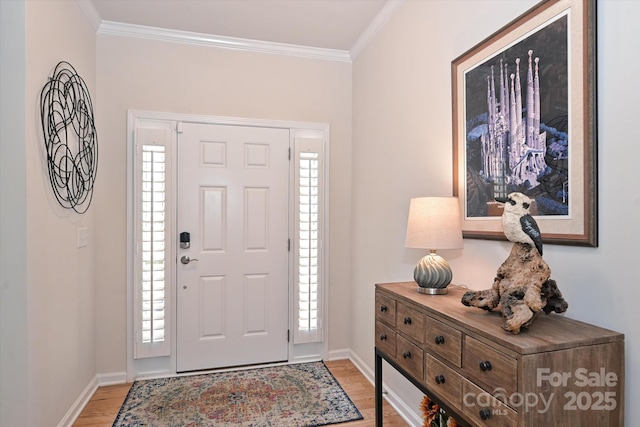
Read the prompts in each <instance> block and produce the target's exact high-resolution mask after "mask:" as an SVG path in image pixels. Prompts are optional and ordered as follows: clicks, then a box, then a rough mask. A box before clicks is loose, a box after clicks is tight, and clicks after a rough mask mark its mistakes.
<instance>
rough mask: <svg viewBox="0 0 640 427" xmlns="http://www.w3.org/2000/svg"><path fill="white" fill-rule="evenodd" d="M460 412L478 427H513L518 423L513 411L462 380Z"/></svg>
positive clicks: (516, 415)
mask: <svg viewBox="0 0 640 427" xmlns="http://www.w3.org/2000/svg"><path fill="white" fill-rule="evenodd" d="M462 412H464V413H465V415H467V416H468V417H469V418H471V419H472V420H473V422H474V425H477V426H480V427H482V426H489V427H491V426H493V427H513V426H515V425H516V424H517V421H518V414H517V413H516V412H515V411H514V410H513V409H511V408H509V407H508V406H507V405H505V404H503V403H502V402H500V401H499V400H498V399H496V398H495V397H493V396H491V395H490V394H489V393H487V392H486V391H484V390H482V389H481V388H480V387H477V386H476V385H474V384H473V383H471V382H470V381H468V380H466V379H463V380H462Z"/></svg>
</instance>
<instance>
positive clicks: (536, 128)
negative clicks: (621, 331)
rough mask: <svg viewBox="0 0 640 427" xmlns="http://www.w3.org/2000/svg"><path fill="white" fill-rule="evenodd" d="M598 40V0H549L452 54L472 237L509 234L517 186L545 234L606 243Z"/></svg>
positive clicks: (459, 174) (462, 181)
mask: <svg viewBox="0 0 640 427" xmlns="http://www.w3.org/2000/svg"><path fill="white" fill-rule="evenodd" d="M595 46H596V11H595V0H547V1H544V2H542V3H540V4H538V5H537V6H535V7H534V8H533V9H531V10H529V11H528V12H526V13H525V14H524V15H522V16H520V17H519V18H517V19H516V20H514V21H513V22H511V23H509V24H508V25H506V26H505V27H503V28H502V29H500V30H499V31H497V32H496V33H495V34H493V35H491V36H490V37H488V38H487V39H485V40H484V41H482V42H481V43H479V44H478V45H476V46H475V47H473V48H472V49H470V50H469V51H467V52H466V53H464V54H463V55H461V56H460V57H458V58H456V59H455V60H454V61H453V62H452V94H453V161H454V165H453V170H454V177H453V186H454V188H453V193H454V195H456V196H458V197H459V198H460V205H461V209H462V211H463V212H462V219H463V221H462V222H463V227H462V228H463V235H464V237H467V238H477V239H496V240H498V239H500V240H501V239H505V237H504V234H503V233H502V222H501V216H502V209H503V205H502V204H501V203H498V202H496V201H495V198H496V197H505V196H506V195H508V194H509V193H511V192H516V191H517V192H521V193H524V194H526V195H527V196H529V197H530V198H531V199H532V201H533V203H532V207H531V214H532V215H534V217H535V218H536V221H537V222H538V225H539V226H540V230H541V231H542V236H543V241H544V242H545V243H554V244H565V245H581V246H592V247H595V246H597V245H598V241H597V237H598V236H597V144H596V136H597V135H596V51H595Z"/></svg>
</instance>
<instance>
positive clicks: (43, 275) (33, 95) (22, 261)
mask: <svg viewBox="0 0 640 427" xmlns="http://www.w3.org/2000/svg"><path fill="white" fill-rule="evenodd" d="M22 4H23V7H24V9H22V12H20V13H14V12H12V15H10V17H11V18H12V19H15V22H12V23H11V25H15V27H14V32H13V33H11V34H10V37H11V40H12V41H13V40H15V41H16V43H17V46H20V45H21V43H22V42H24V48H23V52H22V55H24V56H23V57H22V58H21V56H22V55H15V56H11V57H10V59H9V60H10V61H16V62H14V63H13V64H12V66H13V67H14V69H16V70H17V69H20V68H22V70H23V74H22V76H20V77H19V78H16V79H15V80H12V81H11V82H10V83H9V84H13V85H16V86H13V87H12V91H14V90H15V91H16V92H17V93H13V94H12V95H15V104H14V106H13V107H14V108H18V109H19V108H20V107H21V106H22V107H24V109H23V110H22V111H20V110H17V111H16V110H14V111H11V112H9V113H8V112H6V110H4V108H3V112H2V127H3V128H4V127H5V126H9V127H12V126H16V124H20V125H21V126H23V129H22V130H19V131H18V134H16V135H14V136H18V135H19V136H21V138H12V139H10V140H4V139H3V141H2V144H3V151H2V154H3V156H4V155H5V154H8V155H9V156H12V157H11V160H12V161H13V162H15V163H16V164H14V165H12V168H14V170H15V171H17V172H18V173H16V174H15V175H11V176H10V181H9V182H6V181H5V182H3V185H2V205H3V207H4V206H6V204H11V206H12V209H13V212H12V216H11V217H9V218H4V217H3V218H2V229H3V235H2V240H3V241H2V256H3V260H4V256H5V254H8V253H9V254H10V256H11V257H14V256H15V254H16V253H17V254H21V255H22V256H21V257H20V258H17V259H13V263H12V264H11V265H10V266H9V267H8V268H9V269H10V272H9V273H8V272H6V270H5V268H7V266H6V265H4V264H3V266H2V267H3V279H2V290H3V291H2V298H3V311H4V309H5V304H10V305H11V307H10V310H11V311H15V313H14V314H15V315H14V316H11V317H10V318H4V317H3V322H2V335H3V337H6V336H12V335H13V339H12V340H11V341H10V342H11V345H12V346H11V348H10V349H5V348H3V353H2V354H3V378H2V380H1V381H2V385H3V387H2V401H3V406H2V416H1V419H0V422H1V423H2V425H5V422H6V425H25V426H51V425H56V424H57V423H58V422H59V421H60V420H61V419H62V418H63V417H64V416H65V414H66V412H67V410H68V409H69V408H70V407H71V406H72V405H73V403H74V401H75V400H76V399H77V397H78V396H79V395H80V394H81V393H82V391H83V389H84V388H85V387H86V386H87V384H89V383H90V382H91V381H92V380H93V379H94V378H95V374H96V365H95V348H96V345H95V329H94V325H95V316H94V310H93V309H94V283H93V273H94V268H93V259H94V251H93V248H94V246H93V245H90V246H89V247H87V248H83V249H78V248H77V246H76V234H77V228H78V227H79V226H83V227H87V228H88V230H89V233H90V236H91V237H92V236H94V232H95V228H94V222H93V220H94V215H93V213H94V211H91V210H90V211H89V212H88V213H87V214H85V215H82V216H81V215H78V214H75V213H73V212H70V211H68V210H65V209H63V208H62V207H60V206H59V205H58V204H57V202H56V201H55V199H54V197H53V193H52V190H51V187H50V184H49V182H48V176H47V172H46V166H45V162H44V157H43V146H44V145H43V139H42V130H41V127H40V114H39V94H40V90H41V89H42V87H43V85H44V84H45V82H46V81H47V78H48V76H49V75H50V73H51V72H52V71H53V69H54V67H55V66H56V64H57V63H58V62H59V61H61V60H67V61H69V62H71V63H72V64H73V65H74V66H75V67H76V69H77V70H78V72H79V73H80V74H81V75H82V77H83V78H84V79H85V81H86V83H87V85H88V87H89V90H90V91H91V92H92V94H93V95H94V96H95V51H96V47H95V40H96V36H95V31H94V29H93V28H91V26H90V25H89V23H88V21H87V19H86V17H85V16H84V15H83V14H82V12H81V11H80V9H79V8H78V5H77V4H76V3H75V2H69V1H53V0H51V1H47V2H40V1H37V2H36V1H27V2H25V3H22ZM14 5H15V4H14ZM6 11H7V9H4V5H3V14H4V12H6ZM20 19H22V21H20ZM5 24H6V23H5V22H4V21H3V31H4V30H5V28H4V25H5ZM5 36H6V34H5V33H4V32H3V34H2V37H3V41H4V37H5ZM3 48H4V45H3ZM12 48H13V47H12ZM6 59H7V58H6V57H5V56H4V53H3V58H2V61H3V70H5V66H6V65H7V63H6V62H5V61H6ZM21 60H22V62H21V63H20V61H21ZM9 75H11V74H9ZM2 77H3V79H4V78H5V77H8V75H6V74H4V73H3V76H2ZM4 84H5V82H4V81H3V97H4V96H5V93H11V92H5V90H4ZM3 107H4V104H3ZM5 144H6V145H13V146H14V148H12V149H8V148H7V149H6V151H5V148H4V147H6V145H5ZM3 160H4V159H3ZM100 172H102V174H104V173H105V172H104V170H102V171H99V173H100ZM2 178H3V180H4V179H5V178H6V176H4V175H3V176H2ZM7 189H9V190H11V191H13V190H12V189H19V190H21V191H22V192H23V194H21V195H19V196H18V195H14V194H12V193H11V192H7V191H5V190H7ZM14 203H15V205H14ZM16 207H20V210H21V211H20V212H16V211H15V208H16ZM4 212H5V211H4V210H3V213H4ZM7 229H10V231H11V235H12V236H13V237H12V239H18V240H10V241H7V240H5V238H6V237H7V235H6V234H5V230H7ZM16 236H19V237H16ZM19 239H23V240H22V241H21V240H19ZM14 249H15V251H16V252H14ZM15 289H20V292H19V294H18V295H16V294H15V292H14V291H15ZM7 290H8V291H9V293H8V295H9V297H10V298H11V299H10V300H8V301H5V300H4V298H5V296H6V295H7V294H5V291H7ZM23 297H24V299H23ZM11 311H10V312H11ZM3 314H4V313H3ZM18 335H19V336H18ZM5 343H6V341H5V340H4V339H3V343H2V344H3V347H4V344H5ZM5 351H7V352H8V353H9V355H10V359H9V361H12V362H13V364H12V366H5V365H4V363H5V360H4V356H5V353H4V352H5ZM14 367H15V371H11V373H10V374H9V375H8V377H5V373H6V370H12V369H13V368H14ZM5 368H6V369H5ZM5 387H6V389H5ZM14 387H15V393H16V394H15V395H14V394H13V393H14ZM24 389H26V392H27V395H26V396H25V395H24V394H22V392H21V390H24ZM5 402H8V403H9V404H10V405H7V406H6V407H5V405H4V404H5Z"/></svg>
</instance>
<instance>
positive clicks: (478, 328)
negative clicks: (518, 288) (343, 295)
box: [375, 282, 624, 427]
mask: <svg viewBox="0 0 640 427" xmlns="http://www.w3.org/2000/svg"><path fill="white" fill-rule="evenodd" d="M416 286H417V285H416V284H415V283H414V282H404V283H385V284H377V285H376V294H375V304H376V307H375V310H376V311H375V312H376V316H375V320H376V327H375V331H376V332H375V333H376V339H375V356H376V357H375V399H376V402H375V406H376V426H378V427H380V426H382V422H383V419H382V360H386V361H387V362H388V363H389V364H390V365H391V366H392V367H393V368H394V369H396V370H397V371H399V372H400V373H401V374H402V375H403V376H404V377H406V378H407V379H408V380H409V381H411V382H412V383H413V384H414V385H415V386H416V387H418V388H419V389H420V390H421V391H422V392H424V393H425V394H427V395H428V396H429V397H430V398H431V399H432V400H434V401H435V402H436V403H438V404H439V405H440V406H441V407H443V408H444V409H445V410H446V411H447V412H449V413H450V414H451V415H452V416H453V417H454V418H455V419H456V421H458V423H459V424H461V425H469V426H508V427H516V426H519V427H525V426H527V427H539V426H580V427H592V426H612V427H614V426H615V427H619V426H623V425H624V335H623V334H621V333H618V332H614V331H610V330H607V329H603V328H600V327H597V326H593V325H589V324H587V323H583V322H580V321H577V320H573V319H569V318H567V317H565V316H561V315H557V314H549V315H545V314H544V313H542V314H540V315H539V316H538V318H537V319H536V320H535V321H534V322H533V324H532V325H531V327H530V328H529V329H523V331H522V332H521V333H520V334H519V335H514V334H511V333H510V332H507V331H504V330H503V329H502V328H501V324H502V314H501V313H499V312H487V311H484V310H481V309H478V308H472V307H465V306H463V305H462V303H461V302H460V300H461V298H462V295H463V294H464V292H465V290H466V289H461V288H458V287H455V286H450V287H449V293H448V294H446V295H425V294H420V293H418V292H417V290H416Z"/></svg>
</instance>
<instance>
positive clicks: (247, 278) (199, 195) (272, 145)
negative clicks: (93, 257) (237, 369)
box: [176, 123, 290, 372]
mask: <svg viewBox="0 0 640 427" xmlns="http://www.w3.org/2000/svg"><path fill="white" fill-rule="evenodd" d="M177 153H178V191H177V196H178V204H177V231H178V234H180V233H189V247H188V248H183V247H182V246H185V245H184V244H180V245H179V247H178V249H177V254H178V256H177V258H178V260H177V318H176V323H177V356H176V357H177V370H178V372H184V371H193V370H201V369H211V368H219V367H227V366H239V365H247V364H255V363H267V362H276V361H286V360H287V358H288V295H289V292H288V286H289V284H288V280H289V265H288V264H289V253H288V238H289V236H288V233H289V199H288V198H289V175H290V171H289V168H290V166H289V130H288V129H275V128H259V127H248V126H232V125H212V124H194V123H183V124H182V131H181V133H179V135H178V150H177ZM182 239H183V240H185V239H186V235H185V234H183V235H182ZM178 241H180V239H178ZM189 260H190V261H189Z"/></svg>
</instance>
